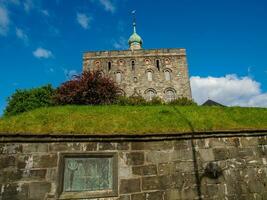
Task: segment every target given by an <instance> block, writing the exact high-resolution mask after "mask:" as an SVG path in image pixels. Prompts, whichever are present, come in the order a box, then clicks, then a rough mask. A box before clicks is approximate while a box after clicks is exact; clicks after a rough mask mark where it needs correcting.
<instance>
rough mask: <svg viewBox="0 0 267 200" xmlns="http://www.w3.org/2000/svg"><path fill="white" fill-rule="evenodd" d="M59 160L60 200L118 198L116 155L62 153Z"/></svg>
mask: <svg viewBox="0 0 267 200" xmlns="http://www.w3.org/2000/svg"><path fill="white" fill-rule="evenodd" d="M60 159H61V161H60V168H59V172H60V173H59V174H60V176H59V177H60V180H59V188H58V193H59V199H75V198H81V199H82V198H88V197H90V198H98V197H100V198H101V197H110V196H116V195H117V179H118V172H117V170H118V169H117V155H116V154H115V153H90V154H62V155H61V158H60Z"/></svg>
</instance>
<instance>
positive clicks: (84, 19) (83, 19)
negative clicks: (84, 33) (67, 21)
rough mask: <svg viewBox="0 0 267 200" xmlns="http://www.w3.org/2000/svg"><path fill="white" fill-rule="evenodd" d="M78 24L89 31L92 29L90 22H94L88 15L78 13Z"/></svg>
mask: <svg viewBox="0 0 267 200" xmlns="http://www.w3.org/2000/svg"><path fill="white" fill-rule="evenodd" d="M76 19H77V22H78V23H79V24H80V25H81V26H82V27H83V28H84V29H88V28H89V27H90V22H91V21H92V18H91V17H88V16H87V15H86V14H83V13H77V16H76Z"/></svg>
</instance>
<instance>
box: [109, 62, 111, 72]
mask: <svg viewBox="0 0 267 200" xmlns="http://www.w3.org/2000/svg"><path fill="white" fill-rule="evenodd" d="M110 70H111V62H108V71H110Z"/></svg>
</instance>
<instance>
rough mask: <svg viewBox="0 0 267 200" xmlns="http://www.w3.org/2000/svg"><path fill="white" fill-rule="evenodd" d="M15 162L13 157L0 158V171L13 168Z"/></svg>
mask: <svg viewBox="0 0 267 200" xmlns="http://www.w3.org/2000/svg"><path fill="white" fill-rule="evenodd" d="M15 160H16V158H15V157H14V156H0V169H3V168H6V167H11V166H15Z"/></svg>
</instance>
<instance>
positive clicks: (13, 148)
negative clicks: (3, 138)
mask: <svg viewBox="0 0 267 200" xmlns="http://www.w3.org/2000/svg"><path fill="white" fill-rule="evenodd" d="M17 153H22V144H0V154H17Z"/></svg>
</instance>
